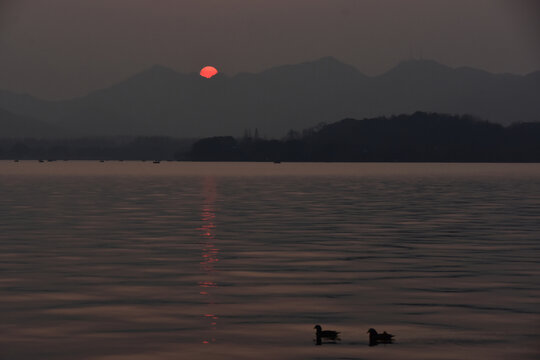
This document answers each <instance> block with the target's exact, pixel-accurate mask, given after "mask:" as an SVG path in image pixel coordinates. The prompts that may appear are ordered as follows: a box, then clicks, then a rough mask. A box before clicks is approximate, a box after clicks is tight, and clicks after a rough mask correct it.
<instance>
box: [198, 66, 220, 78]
mask: <svg viewBox="0 0 540 360" xmlns="http://www.w3.org/2000/svg"><path fill="white" fill-rule="evenodd" d="M217 73H218V71H217V69H216V68H215V67H213V66H205V67H203V68H202V69H201V76H202V77H205V78H207V79H210V78H211V77H213V76H215V75H216V74H217Z"/></svg>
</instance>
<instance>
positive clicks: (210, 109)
mask: <svg viewBox="0 0 540 360" xmlns="http://www.w3.org/2000/svg"><path fill="white" fill-rule="evenodd" d="M539 73H540V72H536V73H532V74H529V75H526V76H518V75H510V74H491V73H489V72H486V71H482V70H477V69H472V68H466V67H464V68H457V69H454V68H450V67H448V66H445V65H441V64H439V63H437V62H435V61H429V60H411V61H406V62H403V63H401V64H399V65H397V66H396V67H395V68H393V69H391V70H390V71H388V72H386V73H385V74H382V75H380V76H374V77H368V76H365V75H363V74H362V73H360V72H359V71H358V70H357V69H355V68H354V67H352V66H350V65H346V64H343V63H341V62H339V61H338V60H336V59H334V58H331V57H326V58H322V59H319V60H317V61H311V62H306V63H301V64H296V65H285V66H278V67H275V68H272V69H269V70H266V71H263V72H260V73H257V74H248V73H242V74H238V75H236V76H233V77H228V76H225V75H222V74H220V75H218V76H216V77H214V78H212V79H204V78H202V77H200V76H198V74H180V73H177V72H175V71H174V70H172V69H168V68H165V67H162V66H154V67H152V68H150V69H148V70H146V71H143V72H141V73H139V74H136V75H135V76H133V77H130V78H129V79H126V80H125V81H123V82H120V83H118V84H116V85H114V86H111V87H109V88H106V89H102V90H99V91H95V92H92V93H90V94H88V95H87V96H84V97H80V98H75V99H70V100H65V101H43V100H39V99H36V98H34V97H31V96H28V95H16V94H12V93H9V92H5V91H3V92H0V107H3V108H5V109H7V110H8V111H10V112H12V113H14V114H18V115H20V116H26V117H31V118H34V119H38V120H41V121H45V122H48V123H50V124H58V125H59V126H61V127H62V128H66V129H67V130H68V131H69V132H70V134H72V135H73V136H83V135H132V136H135V135H170V136H176V137H198V136H210V135H239V134H242V133H243V131H244V129H246V128H248V129H255V128H258V129H259V132H260V133H262V134H265V135H267V136H283V135H284V134H285V133H286V132H287V131H288V130H289V129H301V128H307V127H310V126H313V125H314V124H317V123H320V122H324V121H328V119H335V118H347V117H349V118H366V117H376V116H383V115H385V116H388V115H392V114H399V113H413V112H415V111H418V110H422V111H429V112H440V113H450V114H456V113H457V114H465V113H467V114H472V115H474V116H478V117H481V118H485V119H489V120H490V121H493V122H497V123H501V124H510V123H513V122H532V121H539V120H540V101H538V99H539V98H540V80H539V76H540V75H538V74H539Z"/></svg>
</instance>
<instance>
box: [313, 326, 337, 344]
mask: <svg viewBox="0 0 540 360" xmlns="http://www.w3.org/2000/svg"><path fill="white" fill-rule="evenodd" d="M313 328H314V329H316V330H317V332H316V333H315V336H317V345H320V344H321V341H322V339H325V340H329V341H337V340H341V339H340V338H339V331H334V330H324V331H323V330H322V328H321V325H315V326H314V327H313Z"/></svg>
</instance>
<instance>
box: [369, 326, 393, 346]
mask: <svg viewBox="0 0 540 360" xmlns="http://www.w3.org/2000/svg"><path fill="white" fill-rule="evenodd" d="M367 333H368V334H369V346H375V345H377V344H391V343H392V341H394V335H392V334H389V333H387V332H386V331H385V332H383V333H382V334H379V333H378V332H377V330H375V329H374V328H371V329H369V330H368V331H367Z"/></svg>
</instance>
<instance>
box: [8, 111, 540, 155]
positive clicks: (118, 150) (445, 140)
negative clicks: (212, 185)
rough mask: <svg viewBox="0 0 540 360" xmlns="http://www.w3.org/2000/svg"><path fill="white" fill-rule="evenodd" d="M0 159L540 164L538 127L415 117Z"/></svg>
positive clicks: (72, 143)
mask: <svg viewBox="0 0 540 360" xmlns="http://www.w3.org/2000/svg"><path fill="white" fill-rule="evenodd" d="M0 159H4V160H36V161H38V160H42V161H43V162H47V161H48V162H51V161H62V160H96V161H122V160H125V161H130V160H132V161H133V160H138V161H156V162H159V161H216V162H222V161H234V162H276V163H279V162H289V163H291V162H292V163H295V162H323V163H334V162H366V163H371V162H386V163H394V162H395V163H406V162H420V163H425V162H442V163H475V162H479V163H537V162H540V122H532V123H515V124H512V125H509V126H506V127H505V126H502V125H500V124H495V123H491V122H488V121H482V120H478V119H475V118H473V117H471V116H467V115H464V116H459V115H445V114H437V113H424V112H416V113H414V114H411V115H399V116H393V117H389V118H387V117H379V118H372V119H364V120H355V119H344V120H341V121H338V122H335V123H331V124H320V125H318V126H316V127H314V128H310V129H304V130H302V131H301V132H299V131H294V130H290V131H289V133H288V134H287V136H285V137H284V138H282V139H279V140H278V139H266V138H262V137H260V136H259V135H258V132H257V130H256V129H255V131H254V132H253V133H252V132H251V131H250V130H249V131H248V130H246V132H245V134H244V136H243V137H232V136H216V137H209V138H203V139H199V140H196V139H178V138H173V137H166V136H144V137H143V136H141V137H122V136H118V137H84V138H76V139H34V138H22V139H21V138H4V139H0Z"/></svg>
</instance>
